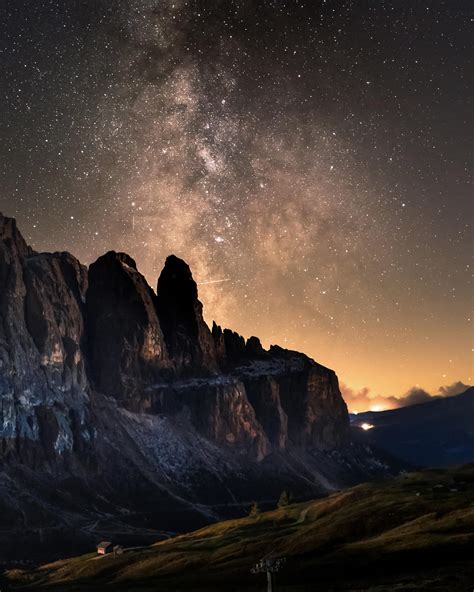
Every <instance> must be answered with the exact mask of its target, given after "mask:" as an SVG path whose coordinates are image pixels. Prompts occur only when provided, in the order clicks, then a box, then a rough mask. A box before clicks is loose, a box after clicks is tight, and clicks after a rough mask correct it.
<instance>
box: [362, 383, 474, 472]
mask: <svg viewBox="0 0 474 592" xmlns="http://www.w3.org/2000/svg"><path fill="white" fill-rule="evenodd" d="M364 423H366V424H369V425H371V426H373V427H372V428H371V429H369V430H367V431H364V430H361V429H360V428H359V427H358V426H361V425H362V424H364ZM352 425H353V433H354V435H355V437H356V439H357V440H358V441H360V442H363V443H366V444H370V445H374V446H377V447H378V448H380V449H382V450H385V451H386V452H388V453H389V454H393V455H395V456H397V457H398V458H400V459H402V460H403V461H405V462H407V463H410V464H411V465H413V466H443V465H444V466H447V465H452V464H462V463H465V462H471V461H474V387H470V388H468V389H467V390H466V391H465V392H463V393H461V394H459V395H456V396H454V397H446V398H441V397H439V398H435V399H433V400H432V401H428V402H427V403H421V404H420V405H412V406H411V407H403V408H402V409H393V410H390V411H380V412H373V411H369V412H367V413H359V414H358V415H356V416H355V417H354V418H353V421H352Z"/></svg>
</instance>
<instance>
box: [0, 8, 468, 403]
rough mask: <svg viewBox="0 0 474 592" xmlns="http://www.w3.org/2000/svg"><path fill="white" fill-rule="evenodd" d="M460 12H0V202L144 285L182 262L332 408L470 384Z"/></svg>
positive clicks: (45, 244)
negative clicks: (292, 353)
mask: <svg viewBox="0 0 474 592" xmlns="http://www.w3.org/2000/svg"><path fill="white" fill-rule="evenodd" d="M471 6H472V4H471V2H469V1H468V0H465V1H459V0H449V1H440V0H437V1H429V0H427V1H408V0H407V1H404V0H397V1H395V0H393V1H391V2H389V1H384V0H364V1H359V2H357V1H350V2H348V1H343V0H340V1H334V0H327V1H319V0H308V1H297V0H293V1H290V0H288V1H286V0H266V1H257V0H253V1H250V0H240V1H237V0H235V1H232V0H226V1H223V0H212V1H211V0H194V1H184V0H174V1H171V0H161V1H158V0H121V1H116V0H107V1H105V0H93V1H92V0H84V1H78V0H62V1H59V0H57V1H53V0H51V1H49V2H48V1H46V0H34V1H31V0H3V1H2V3H1V7H0V17H1V18H0V51H1V53H0V68H1V78H0V80H1V83H0V85H1V86H0V94H1V107H2V111H1V123H0V126H1V127H0V133H1V140H2V141H1V145H0V165H1V169H0V170H1V176H0V179H1V180H0V211H3V213H4V214H6V215H10V216H15V217H16V218H17V220H18V223H19V225H20V228H21V230H22V231H23V233H24V235H25V237H26V238H27V240H28V242H29V243H30V244H31V245H32V246H33V247H34V248H36V249H37V250H68V251H71V252H72V253H73V254H74V255H76V256H77V257H78V258H79V259H80V260H81V261H82V262H84V263H90V262H92V261H93V260H95V258H97V257H98V256H99V255H100V254H102V253H103V252H105V251H107V250H110V249H115V250H122V251H126V252H128V253H129V254H130V255H132V256H133V257H134V258H135V259H136V261H137V263H138V267H139V269H140V270H141V271H142V273H144V274H145V275H146V277H147V279H148V280H149V282H150V283H151V284H152V286H156V278H157V276H158V274H159V272H160V270H161V268H162V266H163V263H164V259H165V258H166V256H167V255H168V254H170V253H174V254H176V255H178V256H180V257H182V258H184V259H185V260H186V261H188V263H189V264H190V265H191V267H192V269H193V272H194V276H195V278H196V280H197V281H198V283H199V284H200V298H201V300H203V302H204V305H205V315H206V318H207V320H208V321H212V319H215V320H216V321H217V322H218V323H220V324H222V325H224V326H228V327H231V328H233V329H234V330H237V331H239V332H240V333H242V334H243V335H244V336H247V337H248V336H250V335H252V334H256V335H259V336H260V337H261V339H262V342H263V343H264V345H267V346H268V345H269V344H270V343H279V344H280V345H283V346H286V347H291V348H293V349H298V350H300V351H305V352H306V353H308V354H309V355H311V356H312V357H314V358H315V359H316V360H317V361H319V362H320V363H322V364H325V365H328V366H330V367H332V368H334V369H335V370H336V371H337V373H338V375H339V377H340V380H341V381H342V382H343V383H344V385H346V386H345V388H344V392H345V394H346V397H347V398H348V402H349V403H350V406H351V408H352V409H363V408H367V407H369V406H372V407H373V406H374V405H375V403H377V404H379V403H380V401H379V398H378V396H377V395H383V396H387V397H388V396H397V397H401V396H402V395H404V394H405V393H406V392H407V391H409V389H411V388H412V387H415V386H416V387H417V389H420V388H421V389H426V390H427V391H428V392H429V393H431V394H434V393H437V392H438V390H439V388H440V387H441V386H442V385H451V384H452V383H454V382H456V381H462V382H463V383H465V384H470V383H471V382H472V378H471V376H472V340H471V334H472V330H471V326H470V322H471V314H472V288H471V284H470V281H471V275H472V270H471V268H470V261H471V255H472V252H473V242H472V238H471V237H472V228H471V223H472V220H473V209H472V201H471V193H472V192H471V188H470V172H471V171H472V129H473V128H472V123H473V121H472V117H471V115H470V112H471V110H472V104H471V103H470V100H469V99H470V97H471V96H472V88H470V84H471V83H472V78H470V76H471V72H472V70H471V68H470V67H471V64H469V56H470V55H472V49H473V48H472V45H471V42H470V39H471V38H472V37H471V36H472V32H471V29H472V21H473V15H474V11H472V10H471V9H470V7H471ZM459 388H461V387H459V385H458V387H455V389H458V390H459ZM418 392H421V393H423V391H416V392H415V394H416V393H418ZM442 392H443V393H447V392H452V389H451V390H450V389H448V390H446V389H445V390H444V391H442ZM371 397H374V398H373V399H371V400H370V401H368V399H370V398H371ZM393 404H396V403H393V400H389V401H388V402H387V405H389V406H391V405H393Z"/></svg>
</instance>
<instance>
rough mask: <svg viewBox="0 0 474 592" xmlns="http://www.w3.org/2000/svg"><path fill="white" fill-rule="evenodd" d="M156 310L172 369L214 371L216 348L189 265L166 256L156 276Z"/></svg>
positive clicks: (195, 371)
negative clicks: (163, 264)
mask: <svg viewBox="0 0 474 592" xmlns="http://www.w3.org/2000/svg"><path fill="white" fill-rule="evenodd" d="M157 311H158V317H159V320H160V325H161V328H162V330H163V334H164V337H165V341H166V345H167V347H168V351H169V353H170V356H171V358H172V359H173V361H174V362H175V365H176V368H177V369H178V370H181V371H182V372H184V373H186V374H189V373H190V372H193V373H197V374H199V373H201V372H203V371H204V372H212V371H215V370H217V362H216V351H215V347H214V341H213V339H212V335H211V332H210V330H209V327H208V326H207V325H206V323H205V322H204V318H203V314H202V303H201V302H200V301H199V299H198V290H197V284H196V282H195V281H194V279H193V276H192V273H191V270H190V268H189V265H188V264H187V263H186V262H185V261H183V260H182V259H179V258H178V257H176V256H175V255H170V256H169V257H168V258H167V259H166V262H165V266H164V268H163V271H162V272H161V274H160V277H159V278H158V289H157Z"/></svg>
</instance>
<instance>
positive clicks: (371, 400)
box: [340, 381, 469, 413]
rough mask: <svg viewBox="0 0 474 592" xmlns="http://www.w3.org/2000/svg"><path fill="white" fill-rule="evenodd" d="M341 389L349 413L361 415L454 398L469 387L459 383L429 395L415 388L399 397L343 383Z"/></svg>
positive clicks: (441, 387)
mask: <svg viewBox="0 0 474 592" xmlns="http://www.w3.org/2000/svg"><path fill="white" fill-rule="evenodd" d="M340 388H341V393H342V396H343V397H344V400H345V401H346V403H347V406H348V407H349V411H351V412H352V413H360V412H361V411H382V410H384V409H397V408H398V407H408V406H409V405H417V404H418V403H425V402H426V401H429V400H430V399H432V398H433V397H452V396H454V395H458V394H459V393H462V392H464V391H465V390H466V389H467V388H469V385H467V384H464V383H463V382H461V381H457V382H453V384H450V385H447V386H440V387H439V389H438V391H437V392H436V393H429V392H428V391H425V390H424V389H422V388H419V387H416V386H414V387H412V388H411V389H410V390H408V391H407V392H406V393H405V394H404V395H401V396H399V397H394V396H389V397H384V396H383V395H380V394H377V393H373V392H372V391H371V390H370V389H369V388H368V387H364V388H362V389H360V390H354V389H352V388H350V387H349V386H347V385H345V384H343V383H341V384H340Z"/></svg>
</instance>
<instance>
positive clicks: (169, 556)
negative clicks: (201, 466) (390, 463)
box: [5, 464, 474, 592]
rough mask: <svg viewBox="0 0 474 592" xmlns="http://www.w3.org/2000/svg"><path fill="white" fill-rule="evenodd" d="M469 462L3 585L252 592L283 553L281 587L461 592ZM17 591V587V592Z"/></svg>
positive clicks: (472, 510)
mask: <svg viewBox="0 0 474 592" xmlns="http://www.w3.org/2000/svg"><path fill="white" fill-rule="evenodd" d="M473 548H474V465H473V464H471V465H466V466H464V467H460V468H451V469H440V470H424V471H421V472H418V473H411V474H405V475H402V476H399V477H397V478H394V479H391V480H387V481H383V482H377V483H370V484H364V485H359V486H357V487H354V488H351V489H348V490H346V491H342V492H338V493H334V494H332V495H330V496H329V497H327V498H325V499H320V500H317V501H312V502H305V503H300V504H295V505H291V506H287V507H285V508H280V509H278V510H275V511H271V512H267V513H264V514H261V515H258V516H256V517H254V518H244V519H240V520H232V521H227V522H221V523H218V524H215V525H213V526H209V527H207V528H204V529H202V530H199V531H196V532H193V533H191V534H187V535H182V536H178V537H175V538H173V539H170V540H168V541H165V542H161V543H158V544H156V545H153V546H151V547H147V548H140V549H134V550H126V551H125V553H124V555H122V556H117V557H114V556H106V557H102V558H98V557H97V556H96V555H95V554H90V555H86V556H83V557H78V558H75V559H70V560H66V561H59V562H56V563H54V564H50V565H46V566H44V567H41V568H40V569H38V570H36V571H33V572H29V573H28V572H21V571H11V572H8V573H7V574H5V585H6V586H7V589H14V590H16V589H17V587H18V588H19V589H24V590H31V591H33V590H48V591H50V592H59V591H64V592H73V591H82V590H109V589H110V590H123V591H125V590H127V591H128V592H133V591H136V592H138V591H140V592H148V591H150V592H151V591H152V590H161V591H162V592H165V591H167V592H171V591H173V592H176V591H183V592H184V591H186V592H191V591H195V592H197V591H201V592H203V591H207V592H212V591H216V592H217V591H218V590H224V589H225V590H229V591H230V590H233V591H237V590H238V591H244V590H248V591H253V590H255V591H256V590H263V589H264V588H265V581H264V578H263V576H262V575H260V576H258V575H252V574H250V568H251V567H252V565H253V564H254V563H256V562H257V561H258V560H259V559H260V558H261V557H263V556H265V555H267V554H272V555H274V556H275V557H281V556H283V557H285V558H286V564H285V565H284V568H283V569H282V571H281V573H280V574H279V575H278V584H279V587H278V590H280V591H281V592H283V591H286V592H290V591H291V592H297V591H298V592H302V591H303V590H308V591H310V590H325V591H328V592H329V591H331V590H346V591H349V590H351V591H354V590H372V591H374V592H375V591H377V592H385V591H387V592H388V591H391V590H397V591H415V590H416V591H420V590H430V591H433V590H434V591H438V592H441V591H451V592H456V591H459V592H461V591H463V592H465V591H467V590H471V589H472V583H473V582H474V564H473ZM22 586H24V587H22Z"/></svg>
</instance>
